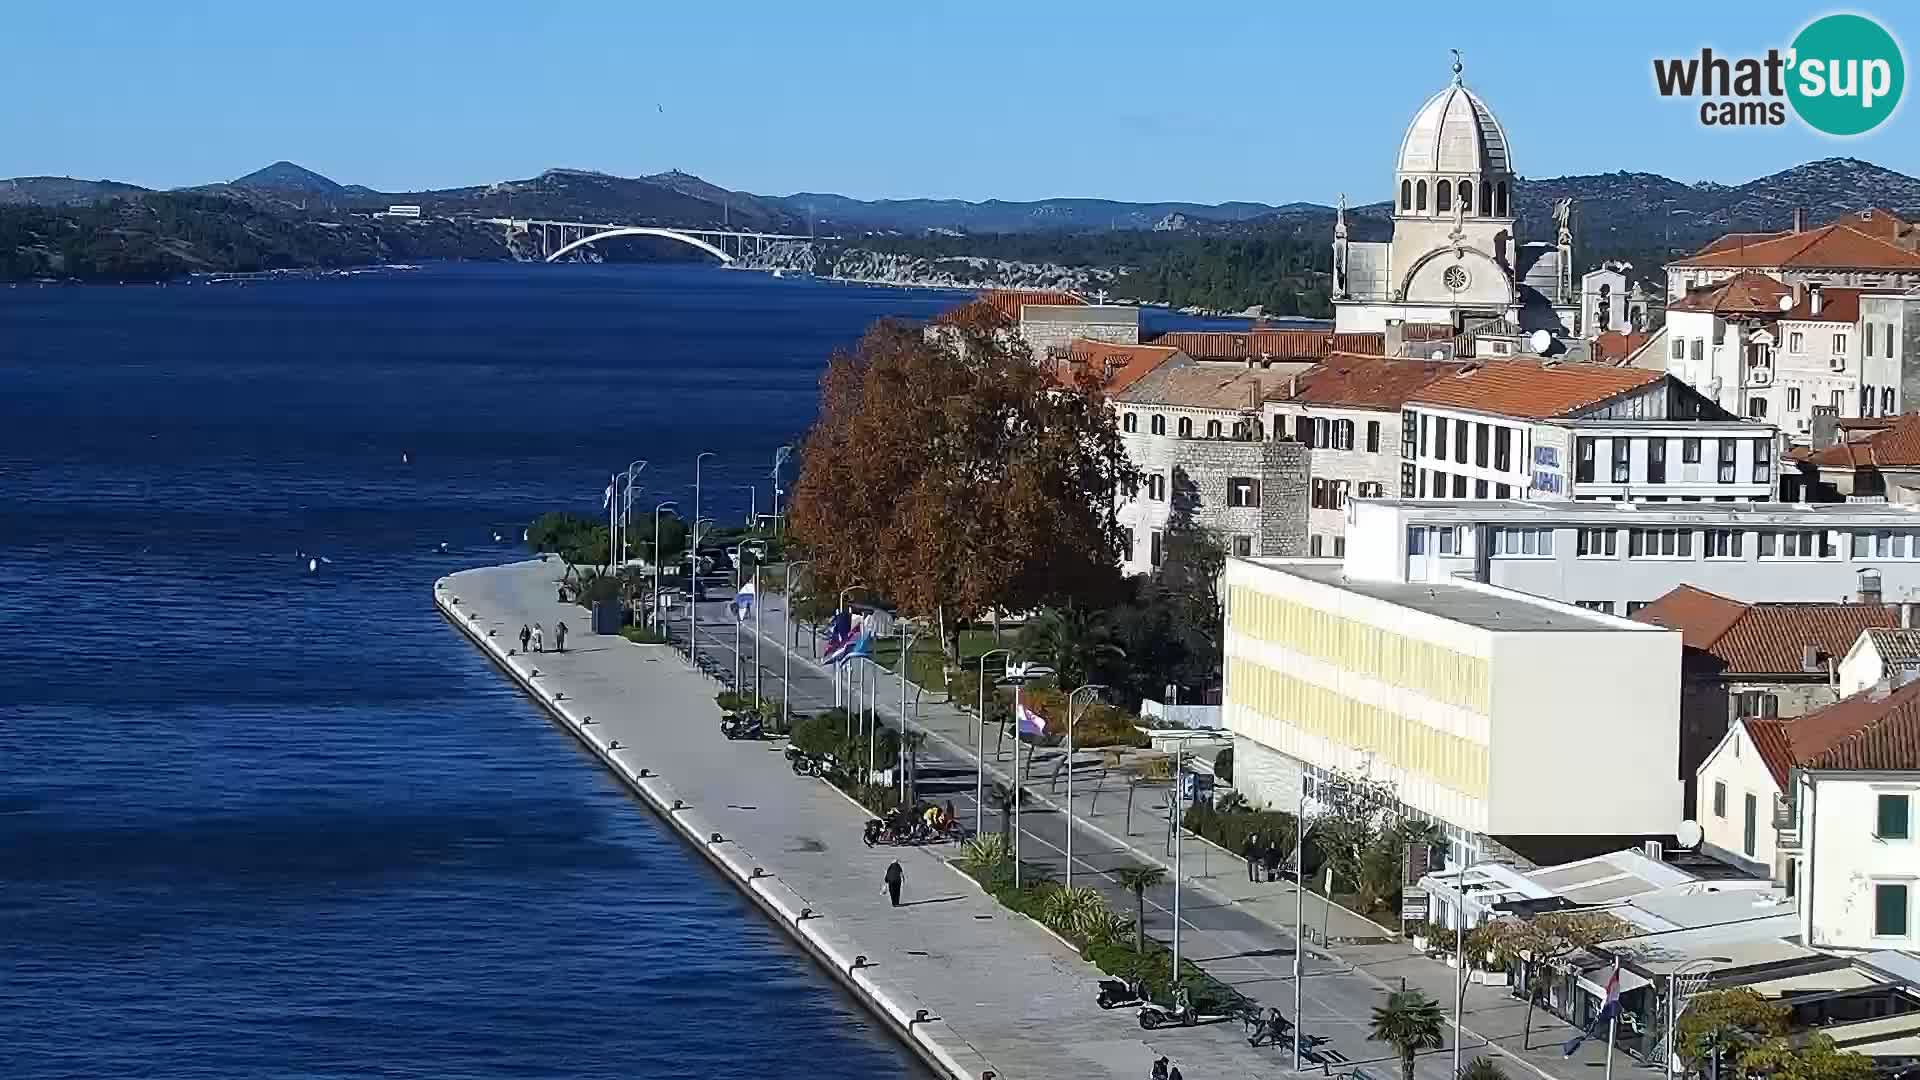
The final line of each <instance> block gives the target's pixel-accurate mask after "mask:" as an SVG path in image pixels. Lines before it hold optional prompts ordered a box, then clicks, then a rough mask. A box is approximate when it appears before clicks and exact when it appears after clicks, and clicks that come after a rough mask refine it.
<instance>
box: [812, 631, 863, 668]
mask: <svg viewBox="0 0 1920 1080" xmlns="http://www.w3.org/2000/svg"><path fill="white" fill-rule="evenodd" d="M872 655H873V633H872V631H870V630H867V629H864V628H863V629H861V630H859V631H858V632H855V633H850V634H848V635H847V636H846V637H845V638H842V639H841V640H839V641H837V642H832V643H829V644H828V645H827V651H826V653H825V654H823V655H822V656H821V659H822V660H825V661H826V662H827V663H829V664H844V663H846V662H847V661H848V660H852V659H853V658H854V657H857V656H872Z"/></svg>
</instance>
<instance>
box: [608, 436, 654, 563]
mask: <svg viewBox="0 0 1920 1080" xmlns="http://www.w3.org/2000/svg"><path fill="white" fill-rule="evenodd" d="M646 471H647V461H646V459H645V458H635V459H634V460H632V461H630V462H628V463H627V497H626V501H624V502H622V503H621V504H620V564H621V565H622V566H624V565H626V562H627V529H628V526H630V525H632V524H633V480H634V477H636V476H639V475H640V474H641V473H643V472H646ZM609 546H611V545H609Z"/></svg>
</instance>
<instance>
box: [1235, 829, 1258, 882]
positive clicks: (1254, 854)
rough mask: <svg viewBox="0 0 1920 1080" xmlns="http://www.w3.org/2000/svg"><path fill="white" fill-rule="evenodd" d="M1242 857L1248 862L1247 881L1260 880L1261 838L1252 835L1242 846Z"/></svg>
mask: <svg viewBox="0 0 1920 1080" xmlns="http://www.w3.org/2000/svg"><path fill="white" fill-rule="evenodd" d="M1240 857H1241V858H1243V859H1245V860H1247V880H1248V881H1259V880H1260V838H1259V837H1258V836H1255V835H1254V834H1252V833H1248V834H1247V839H1246V841H1245V842H1244V843H1242V844H1241V845H1240Z"/></svg>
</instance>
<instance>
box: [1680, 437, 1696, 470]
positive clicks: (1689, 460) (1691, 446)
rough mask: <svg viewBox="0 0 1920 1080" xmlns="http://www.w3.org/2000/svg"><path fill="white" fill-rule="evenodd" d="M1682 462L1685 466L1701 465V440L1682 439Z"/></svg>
mask: <svg viewBox="0 0 1920 1080" xmlns="http://www.w3.org/2000/svg"><path fill="white" fill-rule="evenodd" d="M1680 462H1681V464H1683V465H1698V464H1700V440H1699V439H1681V440H1680Z"/></svg>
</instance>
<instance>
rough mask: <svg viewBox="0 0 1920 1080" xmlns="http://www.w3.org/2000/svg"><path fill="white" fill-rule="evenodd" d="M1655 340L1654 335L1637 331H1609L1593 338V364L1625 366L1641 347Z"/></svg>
mask: <svg viewBox="0 0 1920 1080" xmlns="http://www.w3.org/2000/svg"><path fill="white" fill-rule="evenodd" d="M1651 340H1653V335H1652V334H1649V333H1644V332H1639V331H1636V332H1634V333H1623V332H1622V331H1619V330H1608V331H1606V332H1604V333H1600V334H1595V335H1594V337H1593V362H1594V363H1596V364H1624V363H1626V362H1627V359H1628V357H1631V356H1632V355H1633V354H1634V352H1635V351H1636V350H1638V349H1639V348H1640V346H1642V345H1645V344H1646V343H1647V342H1649V341H1651Z"/></svg>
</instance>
